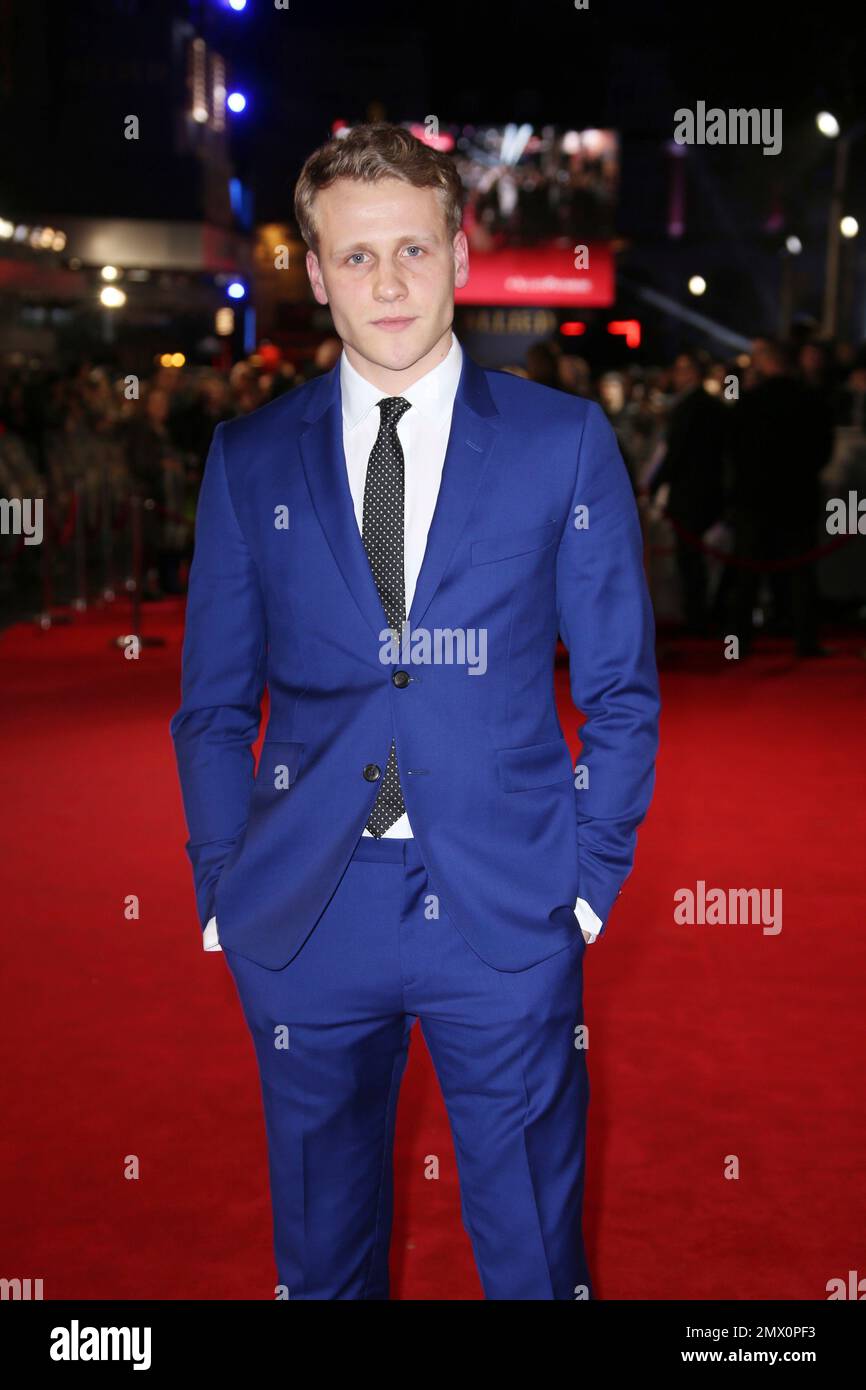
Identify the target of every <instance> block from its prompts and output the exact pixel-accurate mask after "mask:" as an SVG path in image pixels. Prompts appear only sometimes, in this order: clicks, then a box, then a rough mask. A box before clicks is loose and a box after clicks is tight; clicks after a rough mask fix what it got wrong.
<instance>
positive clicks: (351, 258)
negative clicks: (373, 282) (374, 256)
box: [348, 251, 364, 265]
mask: <svg viewBox="0 0 866 1390" xmlns="http://www.w3.org/2000/svg"><path fill="white" fill-rule="evenodd" d="M363 255H364V252H363V251H353V252H352V254H351V256H349V257H348V263H349V265H360V261H356V260H355V257H356V256H363Z"/></svg>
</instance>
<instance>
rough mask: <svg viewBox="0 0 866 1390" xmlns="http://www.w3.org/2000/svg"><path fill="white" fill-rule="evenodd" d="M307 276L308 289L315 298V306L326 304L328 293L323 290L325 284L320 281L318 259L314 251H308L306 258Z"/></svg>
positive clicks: (320, 272) (320, 270)
mask: <svg viewBox="0 0 866 1390" xmlns="http://www.w3.org/2000/svg"><path fill="white" fill-rule="evenodd" d="M306 266H307V276H308V278H309V281H310V287H311V289H312V291H313V294H314V295H315V297H316V303H317V304H327V302H328V291H327V290H326V289H325V282H324V280H323V279H322V268H321V266H320V265H319V258H318V256H317V255H316V253H315V251H308V252H307V256H306Z"/></svg>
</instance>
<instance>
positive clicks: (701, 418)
mask: <svg viewBox="0 0 866 1390" xmlns="http://www.w3.org/2000/svg"><path fill="white" fill-rule="evenodd" d="M672 382H673V386H674V392H675V394H674V401H673V406H672V408H671V411H670V415H669V417H668V425H667V439H666V450H665V455H664V458H663V460H662V464H661V467H660V468H659V469H658V470H657V472H656V474H655V476H654V477H653V479H652V482H651V484H650V489H649V491H650V496H651V497H653V498H655V497H656V495H657V494H658V492H659V490H660V489H661V488H662V487H663V486H665V485H666V486H667V502H666V506H665V510H666V511H667V514H668V516H669V517H670V519H671V521H672V523H673V526H674V532H675V537H676V539H675V545H676V561H677V570H678V573H679V578H680V588H681V596H682V607H683V616H684V620H685V628H686V631H687V632H688V633H690V634H692V635H696V636H701V635H704V634H705V633H706V631H707V628H708V618H709V614H708V603H707V598H708V575H707V561H706V557H705V555H704V553H703V551H702V550H701V548H700V543H699V538H700V537H701V536H702V535H703V533H704V531H706V530H708V529H709V527H710V526H712V524H713V522H715V521H718V520H719V518H720V517H721V515H722V512H723V510H724V504H725V463H726V451H727V447H728V422H729V416H728V414H727V412H726V410H725V408H724V406H723V405H722V403H721V402H720V401H719V399H718V397H717V396H711V395H710V394H709V392H708V391H705V390H704V373H703V364H702V362H701V360H700V358H699V357H698V355H697V353H694V352H690V351H689V352H681V353H680V354H679V355H678V356H677V358H676V359H675V361H674V364H673V373H672Z"/></svg>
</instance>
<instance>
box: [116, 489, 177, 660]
mask: <svg viewBox="0 0 866 1390" xmlns="http://www.w3.org/2000/svg"><path fill="white" fill-rule="evenodd" d="M144 506H145V501H144V500H143V499H142V498H141V497H139V496H138V494H137V493H133V494H132V495H131V497H130V499H129V507H130V516H131V518H132V573H131V575H130V576H129V578H128V579H127V581H126V588H127V591H128V593H129V595H130V599H131V608H132V617H131V624H132V625H131V628H130V630H129V632H119V633H118V634H117V636H116V637H113V638H112V639H111V642H110V643H109V646H112V647H120V648H121V649H125V648H127V647H128V646H129V644H130V642H131V641H134V642H135V643H136V644H137V646H138V647H164V646H165V645H166V642H165V638H164V637H154V636H150V635H147V636H145V635H144V634H143V633H142V630H141V629H142V616H141V592H142V585H143V567H144V537H143V530H142V520H141V514H142V511H143V508H144Z"/></svg>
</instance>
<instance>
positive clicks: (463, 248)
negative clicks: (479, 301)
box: [453, 228, 469, 290]
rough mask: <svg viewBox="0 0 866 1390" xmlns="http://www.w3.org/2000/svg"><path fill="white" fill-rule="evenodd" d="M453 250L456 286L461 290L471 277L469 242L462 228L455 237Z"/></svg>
mask: <svg viewBox="0 0 866 1390" xmlns="http://www.w3.org/2000/svg"><path fill="white" fill-rule="evenodd" d="M453 252H454V288H455V289H457V290H461V289H462V288H463V286H464V285H465V284H466V282H467V280H468V279H469V242H468V240H467V237H466V233H465V232H464V231H463V230H462V228H461V230H460V231H459V232H457V234H456V235H455V237H454V242H453Z"/></svg>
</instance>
